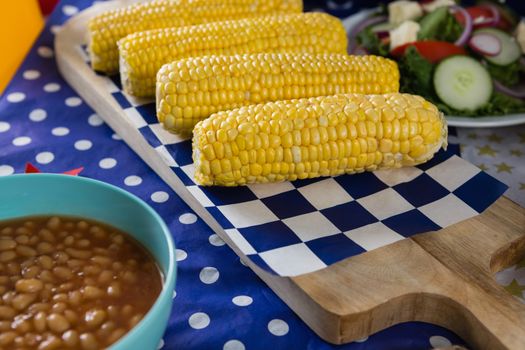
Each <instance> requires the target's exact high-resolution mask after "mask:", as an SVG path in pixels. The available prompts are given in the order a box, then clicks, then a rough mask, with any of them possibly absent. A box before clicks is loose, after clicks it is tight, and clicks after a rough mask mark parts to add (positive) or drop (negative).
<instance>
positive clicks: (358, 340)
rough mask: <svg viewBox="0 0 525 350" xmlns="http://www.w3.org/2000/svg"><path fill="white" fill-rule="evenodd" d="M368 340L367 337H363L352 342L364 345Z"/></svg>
mask: <svg viewBox="0 0 525 350" xmlns="http://www.w3.org/2000/svg"><path fill="white" fill-rule="evenodd" d="M367 340H368V337H364V338H361V339H356V340H354V341H355V342H356V343H364V342H365V341H367Z"/></svg>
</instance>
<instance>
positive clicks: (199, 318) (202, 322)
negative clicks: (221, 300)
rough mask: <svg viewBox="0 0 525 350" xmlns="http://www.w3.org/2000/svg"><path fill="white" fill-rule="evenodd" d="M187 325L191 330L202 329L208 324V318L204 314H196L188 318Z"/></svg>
mask: <svg viewBox="0 0 525 350" xmlns="http://www.w3.org/2000/svg"><path fill="white" fill-rule="evenodd" d="M188 323H189V324H190V327H191V328H193V329H203V328H206V327H208V325H209V324H210V316H208V315H206V314H205V313H204V312H196V313H194V314H193V315H191V316H190V318H189V320H188Z"/></svg>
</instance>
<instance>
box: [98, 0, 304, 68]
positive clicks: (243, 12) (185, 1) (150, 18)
mask: <svg viewBox="0 0 525 350" xmlns="http://www.w3.org/2000/svg"><path fill="white" fill-rule="evenodd" d="M302 7H303V6H302V1H301V0H265V1H258V0H160V1H150V2H146V3H142V4H134V5H130V6H126V7H123V8H119V9H116V10H110V11H106V12H104V13H102V14H100V15H98V16H96V17H94V18H93V19H91V21H90V22H89V26H88V33H89V37H90V40H89V52H90V54H91V65H92V67H93V69H95V70H97V71H101V72H104V73H108V74H111V73H116V72H118V47H117V41H118V40H120V39H121V38H123V37H125V36H126V35H128V34H131V33H134V32H139V31H144V30H150V29H158V28H170V27H182V26H188V25H195V24H201V23H208V22H215V21H224V20H228V19H240V18H247V17H254V16H260V15H269V14H279V13H283V14H286V13H299V12H301V11H302Z"/></svg>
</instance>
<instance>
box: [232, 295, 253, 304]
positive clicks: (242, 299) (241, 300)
mask: <svg viewBox="0 0 525 350" xmlns="http://www.w3.org/2000/svg"><path fill="white" fill-rule="evenodd" d="M232 302H233V303H234V304H235V305H237V306H248V305H250V304H251V303H252V302H253V299H252V298H251V297H249V296H247V295H239V296H236V297H235V298H233V299H232Z"/></svg>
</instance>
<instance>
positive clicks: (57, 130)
mask: <svg viewBox="0 0 525 350" xmlns="http://www.w3.org/2000/svg"><path fill="white" fill-rule="evenodd" d="M51 133H52V134H53V135H55V136H66V135H67V134H69V129H68V128H65V127H63V126H59V127H57V128H53V130H51Z"/></svg>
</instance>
